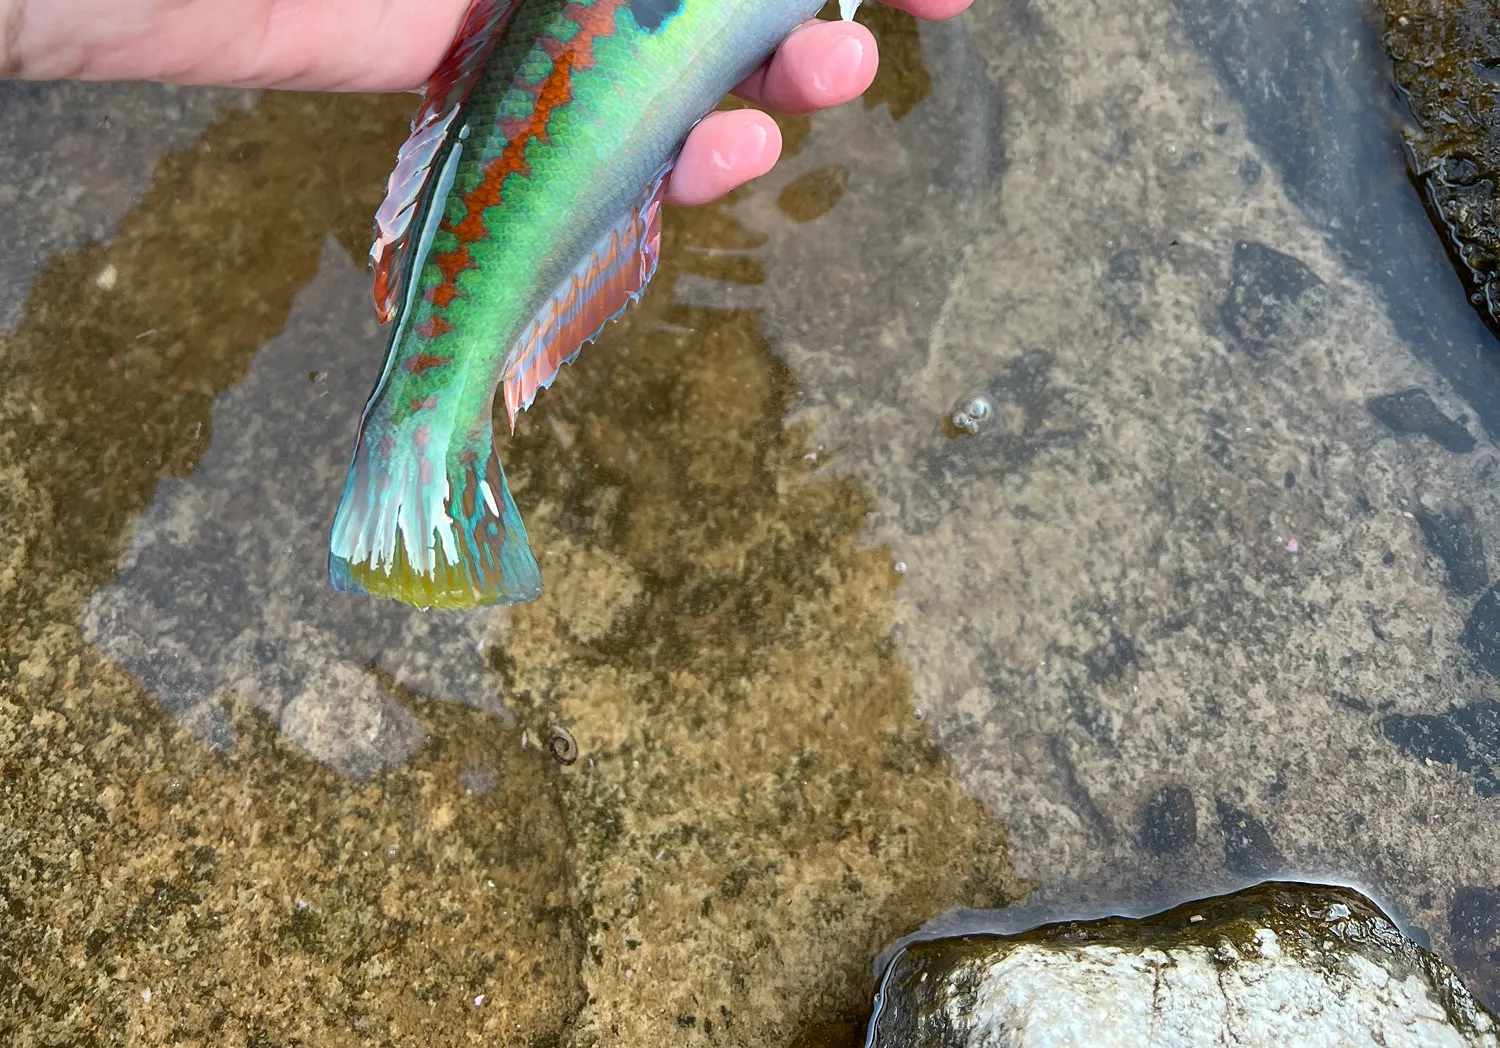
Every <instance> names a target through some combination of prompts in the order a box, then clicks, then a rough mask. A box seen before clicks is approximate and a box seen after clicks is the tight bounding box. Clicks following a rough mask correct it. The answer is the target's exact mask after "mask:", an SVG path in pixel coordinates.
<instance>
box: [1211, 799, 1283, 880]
mask: <svg viewBox="0 0 1500 1048" xmlns="http://www.w3.org/2000/svg"><path fill="white" fill-rule="evenodd" d="M1215 804H1216V807H1217V808H1218V812H1219V832H1220V833H1221V834H1222V835H1223V837H1224V865H1225V866H1228V867H1229V868H1230V869H1231V870H1233V871H1234V872H1235V873H1243V874H1247V875H1253V876H1264V875H1266V874H1269V873H1275V872H1276V871H1278V870H1280V869H1283V868H1284V867H1285V866H1286V860H1285V859H1283V858H1282V857H1281V852H1279V851H1278V850H1277V849H1276V845H1275V843H1274V842H1272V840H1271V834H1270V831H1268V830H1267V829H1266V827H1265V824H1264V823H1262V822H1261V821H1260V820H1259V819H1257V818H1256V817H1255V816H1254V815H1252V814H1250V813H1249V812H1247V811H1243V810H1241V809H1239V808H1236V807H1235V806H1234V805H1232V804H1230V803H1229V802H1228V801H1224V800H1219V801H1216V802H1215Z"/></svg>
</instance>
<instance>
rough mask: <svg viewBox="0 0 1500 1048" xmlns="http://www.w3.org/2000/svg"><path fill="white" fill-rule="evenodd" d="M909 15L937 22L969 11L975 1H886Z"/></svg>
mask: <svg viewBox="0 0 1500 1048" xmlns="http://www.w3.org/2000/svg"><path fill="white" fill-rule="evenodd" d="M885 2H886V3H887V4H889V5H890V6H892V7H894V8H898V9H899V10H902V11H905V12H907V13H908V14H913V15H916V16H917V17H918V18H925V19H927V20H928V21H932V22H936V21H939V20H941V19H944V18H952V17H953V16H954V15H957V14H961V13H963V12H964V11H967V10H968V8H969V5H970V4H971V3H973V0H885Z"/></svg>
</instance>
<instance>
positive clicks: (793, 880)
mask: <svg viewBox="0 0 1500 1048" xmlns="http://www.w3.org/2000/svg"><path fill="white" fill-rule="evenodd" d="M410 104H411V103H410V100H409V99H404V98H403V99H395V100H385V99H373V100H372V99H355V98H338V97H329V98H319V99H309V98H305V97H299V96H285V95H278V96H267V97H266V98H264V99H263V100H262V101H261V102H260V103H259V105H258V106H257V107H256V108H255V109H254V110H253V111H251V112H250V113H248V114H246V113H226V114H224V116H223V117H221V119H220V120H218V121H217V122H216V123H215V125H214V126H213V127H212V128H211V129H210V130H209V131H208V132H207V133H206V134H205V136H204V137H203V140H202V141H201V142H200V144H199V145H198V146H197V147H195V148H194V149H191V150H188V151H186V152H184V153H181V154H177V155H173V156H169V157H168V158H166V159H165V160H164V161H163V162H162V164H161V165H160V168H159V170H158V172H157V177H156V181H155V183H154V184H153V186H152V189H151V191H150V192H149V193H148V194H147V197H146V199H145V201H144V202H143V203H142V205H141V206H140V208H139V209H138V210H137V211H136V212H134V213H133V214H132V215H131V216H130V217H129V218H128V219H127V220H126V221H125V223H124V224H123V225H122V227H121V230H120V233H119V236H118V237H117V238H116V240H115V241H114V242H113V243H112V244H111V245H109V246H108V247H105V246H99V245H94V246H90V247H87V248H85V249H82V250H80V251H78V252H74V253H70V254H67V255H64V256H60V257H59V258H58V259H56V260H55V261H54V262H53V264H52V265H51V266H49V268H48V270H47V271H46V272H45V273H44V274H43V276H42V278H41V279H40V280H39V282H38V283H37V285H36V287H35V289H34V292H33V294H32V296H31V298H30V300H29V302H28V304H27V308H26V312H25V316H24V318H23V320H22V322H21V324H20V326H19V328H18V329H17V330H16V332H15V333H14V334H13V335H11V336H9V337H7V338H5V339H4V340H3V342H0V350H3V352H0V368H3V370H4V376H3V377H4V382H3V385H0V623H3V625H0V912H4V913H6V914H7V920H8V923H7V926H6V935H5V936H4V937H3V939H0V1040H4V1041H6V1043H18V1044H30V1043H52V1042H53V1041H56V1040H57V1039H58V1038H60V1037H63V1036H64V1035H66V1037H68V1038H69V1039H71V1041H72V1042H73V1043H79V1044H85V1045H87V1044H99V1045H103V1044H106V1043H109V1041H110V1039H111V1037H112V1036H113V1037H116V1038H117V1039H124V1040H126V1041H127V1042H128V1041H129V1040H130V1039H132V1038H133V1039H134V1040H135V1041H136V1042H138V1043H168V1042H170V1041H173V1040H178V1041H182V1042H184V1043H197V1044H202V1045H221V1044H222V1045H243V1044H247V1043H248V1044H288V1043H308V1044H313V1043H316V1044H320V1045H321V1044H327V1045H335V1046H337V1045H344V1044H350V1045H352V1044H372V1045H386V1044H391V1045H394V1044H409V1043H413V1041H414V1040H421V1041H422V1042H423V1043H429V1044H433V1045H439V1046H445V1045H460V1044H468V1043H472V1042H474V1041H475V1040H482V1041H483V1042H484V1043H493V1044H558V1045H564V1044H579V1045H583V1044H601V1043H609V1044H621V1045H659V1044H663V1043H674V1044H710V1043H712V1044H719V1045H726V1044H727V1045H747V1046H752V1045H753V1046H759V1045H766V1046H771V1045H785V1044H791V1043H798V1042H799V1040H800V1042H801V1043H806V1044H829V1043H839V1042H840V1039H847V1036H848V1035H849V1034H850V1031H851V1030H856V1029H857V1026H858V1022H859V1019H860V1016H861V1015H862V1014H864V1012H865V1011H866V1010H867V1008H868V1004H869V995H870V992H871V989H872V986H871V969H870V965H871V962H872V959H873V957H874V956H875V954H876V952H877V951H878V950H880V949H881V948H883V947H884V946H885V945H886V944H887V943H888V942H889V941H890V940H891V939H892V938H894V937H896V936H899V935H901V934H903V933H905V932H908V931H910V930H912V929H913V928H915V927H917V926H918V925H920V924H921V923H922V922H923V921H925V920H926V919H927V918H929V917H931V916H932V915H933V914H935V913H937V912H939V911H941V910H942V909H944V908H946V907H948V906H951V905H955V904H968V905H979V906H984V905H999V904H1003V903H1005V902H1008V901H1010V900H1012V899H1014V898H1016V897H1017V896H1018V895H1020V894H1021V893H1022V892H1023V891H1024V888H1025V886H1024V885H1023V884H1022V883H1021V882H1019V881H1018V880H1017V879H1016V878H1015V876H1014V875H1013V874H1012V872H1011V870H1010V866H1009V859H1008V847H1007V843H1006V835H1005V832H1004V828H1003V827H1002V826H1001V825H1000V824H999V823H997V822H996V821H995V819H994V818H993V817H992V816H991V815H989V814H988V813H987V812H986V811H985V810H984V809H983V808H982V807H981V806H980V805H979V804H978V803H977V802H975V801H973V800H972V799H970V798H969V797H968V796H966V794H965V793H964V790H963V788H962V787H961V785H960V784H959V783H958V782H957V780H956V778H955V777H954V775H953V771H952V767H951V765H950V763H949V761H948V760H947V758H946V757H945V756H944V755H943V754H942V753H941V752H940V751H939V750H938V749H937V747H936V746H935V745H934V744H933V742H932V740H931V738H930V735H929V732H928V729H927V727H926V725H925V724H924V723H923V721H921V720H920V719H919V718H918V717H917V716H916V715H915V711H914V709H913V701H912V695H911V683H910V680H909V679H908V676H907V673H906V670H905V667H904V665H903V663H902V661H901V659H900V657H899V656H898V655H897V654H896V647H895V644H894V643H893V639H892V635H891V630H892V591H893V588H894V586H895V585H896V584H897V581H898V577H897V576H896V575H895V574H894V572H893V571H892V567H891V563H890V556H889V554H888V553H887V552H886V551H883V550H879V549H870V548H866V545H865V543H864V540H863V535H864V528H865V518H866V512H867V500H866V495H865V493H864V492H863V490H862V489H861V487H860V486H859V484H858V483H857V482H855V481H852V480H848V479H825V478H822V477H820V476H818V475H816V473H815V471H814V466H813V465H812V464H811V463H809V462H808V461H807V460H806V458H805V456H806V455H807V453H808V451H809V449H808V448H807V447H806V446H805V437H804V434H803V433H802V431H800V430H797V429H787V428H784V427H783V426H782V422H781V420H782V418H783V416H784V415H785V413H786V411H787V409H788V407H789V405H790V403H791V401H792V399H793V396H794V394H795V380H794V377H793V376H792V375H791V374H790V373H789V372H788V371H787V370H786V368H785V367H784V366H783V365H781V364H780V363H778V362H777V360H776V359H775V357H774V356H773V355H772V353H771V352H770V347H769V346H768V344H767V341H766V338H765V335H764V333H763V331H762V329H761V320H760V316H759V314H758V313H757V312H756V311H753V310H747V309H712V308H698V307H689V306H680V305H676V304H674V288H675V285H676V283H677V281H678V279H679V277H680V276H681V275H682V274H684V273H687V272H693V273H696V274H699V275H705V276H712V277H715V278H718V279H721V280H730V281H736V282H739V283H749V284H753V283H756V282H758V281H759V280H761V279H762V276H761V268H760V266H759V263H758V262H756V261H755V260H754V259H753V258H748V259H747V258H746V256H745V255H743V254H739V253H735V252H727V251H726V249H741V250H743V249H752V248H755V247H757V246H759V245H760V244H761V243H763V238H762V237H761V236H760V235H759V234H756V233H754V232H752V231H751V230H749V229H746V228H745V227H743V226H742V225H740V224H739V223H738V222H737V221H736V219H735V217H734V212H733V210H732V206H733V205H732V202H730V203H726V204H724V205H720V206H717V207H712V208H706V209H701V210H698V211H693V212H682V211H677V212H673V213H672V214H670V215H669V216H668V218H667V221H666V246H665V250H664V258H663V266H662V272H661V275H660V277H659V278H658V283H657V285H656V286H655V287H654V288H653V289H652V291H651V293H650V294H649V295H648V296H647V298H646V300H645V301H644V302H643V303H642V304H641V305H640V307H638V308H637V309H636V310H634V311H633V312H632V313H631V314H629V315H628V317H627V319H626V320H625V321H624V322H623V323H622V324H620V325H618V326H617V327H616V328H614V329H612V330H611V331H610V332H608V333H607V334H606V336H605V338H604V339H603V340H601V343H600V344H599V345H597V346H595V347H593V348H592V349H591V350H590V351H589V352H588V353H587V354H585V356H584V358H583V359H582V360H581V361H580V364H579V366H577V367H574V368H570V369H567V370H565V372H564V373H563V375H562V376H561V377H560V379H559V381H558V383H557V384H556V386H554V387H553V388H552V389H551V390H549V391H548V392H547V393H546V394H545V395H544V396H545V400H546V403H545V404H542V403H539V404H538V405H537V409H536V410H533V411H532V412H530V413H528V414H527V415H526V416H523V418H522V420H521V425H520V427H519V430H518V434H517V437H516V439H515V440H513V441H511V442H510V443H509V445H508V446H507V449H506V459H507V465H508V467H509V469H510V472H511V476H512V479H513V482H514V483H513V486H514V488H515V490H516V495H517V500H518V502H519V503H520V505H521V507H522V510H523V512H524V513H525V514H526V515H527V519H528V524H529V526H530V529H531V532H532V538H533V542H534V544H535V546H536V548H537V550H538V553H539V555H540V558H541V560H542V564H543V569H544V571H545V572H546V574H547V580H548V587H549V591H548V594H547V595H546V596H545V597H544V598H543V599H542V600H541V601H539V602H538V603H537V604H535V605H532V606H528V607H525V608H523V609H519V610H515V611H512V612H510V613H508V614H507V615H505V616H502V617H500V618H499V619H498V620H497V621H498V622H499V623H501V624H502V627H501V628H500V629H499V630H498V632H497V633H496V635H495V638H494V643H493V644H492V645H491V646H490V650H491V652H492V670H493V673H494V679H495V684H496V686H497V687H498V686H500V685H501V684H503V685H504V687H505V692H506V694H507V696H508V701H509V702H510V704H511V706H512V708H514V709H515V710H516V711H517V712H518V713H519V714H520V715H521V718H522V721H523V722H524V723H525V724H526V725H529V726H530V728H531V731H530V736H531V737H532V738H534V739H545V738H548V734H547V728H548V727H549V726H555V727H556V728H557V729H559V730H560V731H561V732H562V733H564V734H565V735H566V737H567V739H570V740H573V741H574V744H573V745H572V746H564V747H563V749H564V750H565V751H566V752H563V753H561V756H562V757H564V758H573V763H571V764H570V765H568V766H565V767H560V766H559V765H558V764H557V763H556V762H555V760H554V754H553V752H552V749H553V748H552V747H548V746H525V747H523V745H522V741H521V740H522V737H523V729H522V727H521V726H520V725H516V726H509V725H507V724H505V723H504V722H502V721H500V720H498V719H496V718H494V717H492V716H489V715H487V714H484V713H481V712H477V711H473V710H469V709H463V708H457V707H453V706H449V705H445V704H438V703H432V702H428V701H425V700H423V699H421V698H420V697H417V696H413V695H410V694H406V695H404V696H403V699H404V701H405V702H406V704H407V705H408V706H409V707H411V708H412V709H413V712H414V713H415V714H416V715H417V717H418V719H419V720H420V722H421V723H422V726H423V727H424V728H425V730H426V731H427V733H428V738H427V741H426V743H425V744H424V745H423V746H422V747H420V748H419V749H418V750H417V751H416V753H415V755H414V756H413V758H412V759H411V760H410V761H409V763H407V764H406V765H404V766H401V767H398V768H394V769H390V770H387V771H384V772H381V773H379V774H378V775H377V777H376V778H375V779H374V780H372V781H371V782H369V783H355V782H350V781H349V780H347V779H344V778H341V777H339V776H338V775H337V774H335V773H334V772H332V771H329V770H327V769H325V768H323V767H321V766H319V765H317V764H315V763H313V762H311V761H309V760H308V759H307V758H306V757H304V756H303V755H302V754H301V753H300V751H298V750H297V749H296V747H295V746H294V745H293V744H292V743H290V742H289V741H288V740H287V739H286V737H285V736H283V735H282V734H280V733H279V732H278V731H277V730H276V728H275V726H274V725H273V724H271V723H269V722H267V721H266V720H264V719H262V718H261V717H259V716H258V715H256V714H253V713H250V712H246V711H245V710H244V708H243V707H241V706H239V705H238V704H234V710H235V720H236V726H237V729H238V742H237V744H236V745H235V747H234V749H233V750H232V751H230V752H229V753H228V754H227V755H219V754H215V753H213V752H212V751H210V750H209V749H208V748H207V747H205V746H204V745H203V744H202V743H201V742H200V741H198V740H197V739H196V738H194V737H192V736H191V735H189V734H188V733H187V732H186V731H185V730H183V729H182V728H181V727H179V726H177V725H175V724H174V723H173V722H172V721H171V719H170V718H169V717H167V716H166V714H165V713H163V712H162V711H161V710H160V708H159V707H158V706H157V704H156V702H155V701H154V700H153V699H152V698H151V696H150V695H149V694H147V693H146V692H145V691H144V690H143V689H142V688H141V686H140V685H139V684H138V683H136V682H135V681H134V680H132V679H130V678H129V677H127V676H126V675H125V674H124V673H123V672H121V671H120V670H118V669H117V668H115V667H113V666H112V665H110V664H109V663H108V662H107V661H106V660H105V659H103V658H102V657H101V656H100V655H99V654H98V652H96V651H95V650H93V649H92V648H90V647H89V646H88V645H86V644H85V643H84V642H83V641H82V639H81V638H80V637H79V635H78V632H77V629H76V626H75V623H76V622H77V621H78V619H79V614H80V611H81V608H82V605H83V602H84V601H85V599H86V598H87V596H88V594H89V593H90V591H91V590H92V589H93V588H94V587H95V586H97V585H99V584H101V583H102V582H103V581H104V580H105V579H107V578H108V576H109V574H110V572H111V570H112V568H113V565H114V563H115V559H116V557H117V555H118V552H119V550H120V549H121V548H122V546H123V542H124V538H125V535H126V534H127V533H128V530H129V527H130V523H131V521H132V519H133V518H134V516H135V514H136V513H137V512H139V510H140V509H141V507H142V506H144V505H145V504H146V502H147V500H148V499H149V498H150V497H151V494H152V492H153V490H154V488H155V486H156V483H157V481H158V480H159V479H161V478H162V477H166V476H173V475H182V474H185V473H188V472H191V470H192V469H193V468H194V466H195V465H196V463H197V462H198V460H199V458H200V457H201V455H202V454H203V452H204V450H205V448H206V447H207V443H208V440H209V436H210V434H209V432H208V429H209V423H210V421H211V415H210V410H211V407H212V403H213V397H214V395H215V394H216V393H217V392H218V391H220V390H222V389H224V388H226V387H227V386H230V385H232V384H233V383H234V382H235V381H236V380H237V379H238V378H239V377H240V376H241V375H242V374H243V373H244V371H245V369H246V368H247V366H248V364H249V361H250V358H251V356H252V355H253V354H254V352H255V351H256V349H257V348H258V347H259V346H260V345H261V343H263V342H264V341H266V340H267V339H269V338H271V337H273V336H274V335H276V334H277V333H278V332H279V331H280V330H281V328H282V326H283V325H284V322H285V320H286V316H287V312H288V310H289V308H290V305H291V301H292V298H293V296H294V295H295V294H296V292H297V291H298V290H300V288H301V287H302V286H303V285H304V284H305V283H306V282H307V281H308V280H310V279H311V277H312V276H313V272H314V269H315V267H316V265H317V260H318V257H319V250H320V247H321V245H322V243H323V241H324V239H325V238H326V237H327V236H328V235H330V234H332V235H335V236H337V237H338V239H339V241H340V243H342V244H343V245H344V246H345V247H346V249H348V250H349V252H350V254H351V255H353V256H354V257H356V258H362V257H363V253H364V250H365V246H366V240H367V239H368V227H369V216H370V214H371V213H372V212H373V210H374V208H375V205H376V203H377V202H378V197H379V194H380V189H381V186H382V183H383V179H384V177H385V174H386V171H387V169H388V167H389V164H390V162H391V157H392V156H393V155H394V150H395V147H396V145H397V143H398V142H399V139H400V137H401V132H402V129H403V127H404V123H405V120H406V117H407V115H408V111H409V109H410ZM783 126H784V129H785V131H786V137H787V140H788V143H789V145H790V147H791V148H792V149H793V150H795V149H796V148H797V146H798V144H799V142H800V141H802V140H805V137H806V133H807V131H808V129H809V128H810V127H811V124H810V122H809V121H808V120H806V119H805V118H797V119H793V120H787V121H784V123H783ZM829 206H833V205H829ZM694 248H698V249H711V250H693V249H694ZM106 266H113V267H114V269H115V273H116V284H115V287H114V289H113V290H111V291H105V290H103V289H101V288H100V287H98V286H97V285H96V284H95V281H94V278H95V276H96V275H97V274H98V273H99V272H101V271H102V270H103V269H104V268H105V267H106ZM151 329H155V332H156V333H155V334H153V335H152V336H150V337H142V338H139V339H137V338H136V336H137V335H138V334H140V333H142V332H145V331H148V330H151ZM111 361H113V366H111ZM549 414H550V415H553V416H555V417H556V418H558V419H560V420H565V421H566V425H560V426H556V427H554V426H551V425H548V424H546V422H547V415H549ZM564 434H566V438H567V439H566V440H564V436H563V435H564ZM247 468H250V467H247ZM254 469H256V470H259V471H260V472H256V473H255V474H254V477H255V478H256V479H257V481H258V482H261V483H264V485H265V488H266V490H267V492H268V495H269V497H272V498H274V493H275V491H276V490H277V485H281V484H292V483H295V482H296V481H295V480H293V479H291V478H286V477H281V476H278V475H277V474H276V473H275V468H274V463H265V464H260V465H256V466H255V467H254ZM336 495H337V492H334V491H330V492H329V499H330V507H331V505H332V502H333V500H335V498H336ZM226 524H227V526H230V527H233V526H234V522H232V521H230V522H226ZM230 701H232V700H230ZM148 991H149V999H148Z"/></svg>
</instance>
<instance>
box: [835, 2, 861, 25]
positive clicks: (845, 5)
mask: <svg viewBox="0 0 1500 1048" xmlns="http://www.w3.org/2000/svg"><path fill="white" fill-rule="evenodd" d="M859 4H860V0H839V17H840V18H842V19H843V20H844V21H846V22H848V21H850V20H852V19H853V18H854V12H856V11H858V10H859Z"/></svg>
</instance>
